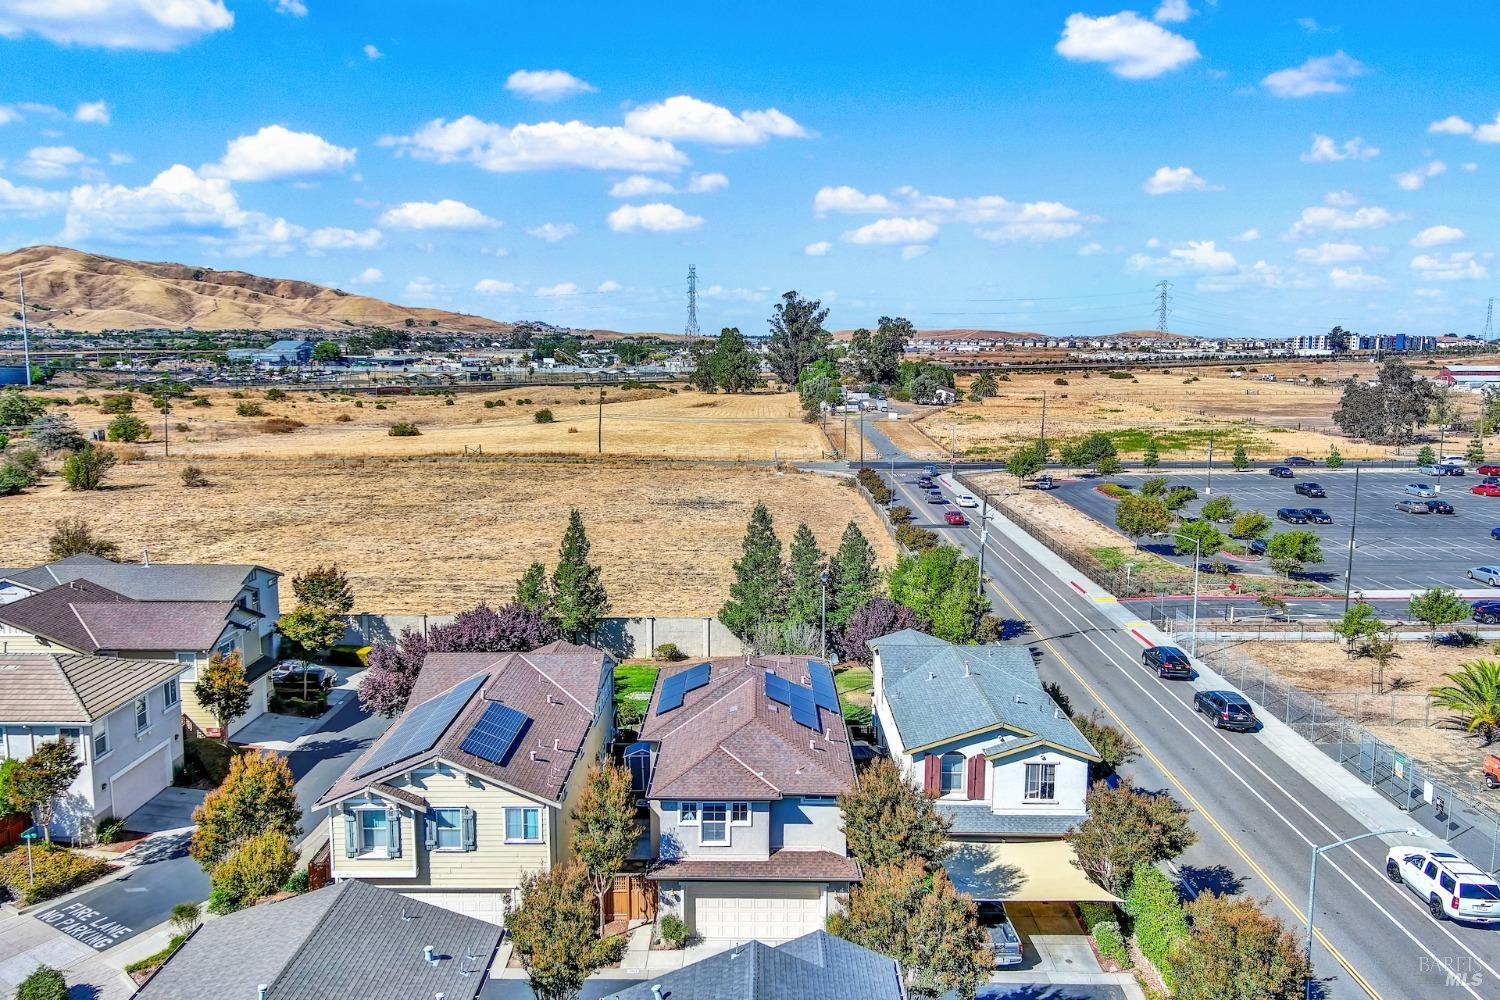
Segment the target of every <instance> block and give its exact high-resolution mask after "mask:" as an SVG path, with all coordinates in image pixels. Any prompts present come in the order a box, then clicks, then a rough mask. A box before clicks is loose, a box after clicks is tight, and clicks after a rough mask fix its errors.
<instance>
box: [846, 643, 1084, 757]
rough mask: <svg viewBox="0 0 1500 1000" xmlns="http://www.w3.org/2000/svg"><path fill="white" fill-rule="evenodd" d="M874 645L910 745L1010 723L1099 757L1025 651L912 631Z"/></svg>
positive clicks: (903, 735)
mask: <svg viewBox="0 0 1500 1000" xmlns="http://www.w3.org/2000/svg"><path fill="white" fill-rule="evenodd" d="M869 645H870V648H871V649H873V650H875V651H876V652H878V653H879V654H880V667H881V686H882V687H883V689H884V691H883V694H884V696H885V700H886V703H887V704H889V705H890V709H891V717H892V719H893V720H894V721H895V723H896V729H897V730H898V731H899V732H900V734H901V742H902V744H903V745H904V746H905V747H906V748H907V749H908V750H913V749H917V748H920V747H926V746H931V745H933V744H936V743H944V742H947V741H948V740H952V739H955V738H957V737H960V736H967V735H970V734H973V733H980V732H984V731H985V730H989V729H994V728H995V727H997V726H1005V727H1007V728H1009V729H1012V730H1014V731H1015V732H1017V733H1020V734H1022V735H1030V736H1036V737H1039V738H1040V739H1041V740H1043V741H1045V742H1048V743H1052V744H1055V745H1057V746H1059V747H1063V748H1065V749H1068V750H1071V751H1073V752H1075V753H1078V754H1081V755H1083V756H1085V757H1089V758H1092V759H1094V760H1097V759H1098V753H1097V752H1096V751H1095V750H1094V748H1093V746H1092V745H1091V744H1090V743H1089V741H1088V740H1086V739H1084V738H1083V734H1082V733H1080V732H1079V731H1078V727H1076V726H1074V725H1073V723H1072V722H1071V721H1070V720H1069V719H1068V717H1067V716H1065V715H1063V714H1062V712H1060V711H1059V710H1058V708H1057V704H1056V703H1055V702H1053V700H1052V698H1051V696H1050V695H1048V694H1047V692H1046V691H1044V690H1043V689H1042V682H1041V678H1040V677H1038V676H1037V672H1036V664H1035V663H1034V662H1033V660H1032V657H1031V651H1030V650H1028V649H1025V648H1021V647H1015V646H999V645H986V646H958V645H954V644H953V643H950V642H944V641H943V640H941V639H936V638H934V637H932V636H930V635H925V634H923V633H921V632H917V631H915V630H912V629H905V630H903V631H901V632H895V633H893V634H891V635H887V636H882V637H880V638H879V639H871V640H870V643H869Z"/></svg>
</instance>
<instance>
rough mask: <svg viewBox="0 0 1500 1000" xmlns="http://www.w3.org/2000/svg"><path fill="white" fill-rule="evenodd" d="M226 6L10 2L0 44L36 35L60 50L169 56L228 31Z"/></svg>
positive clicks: (114, 0) (1, 9)
mask: <svg viewBox="0 0 1500 1000" xmlns="http://www.w3.org/2000/svg"><path fill="white" fill-rule="evenodd" d="M233 24H234V15H233V14H231V13H230V12H229V11H228V10H226V9H225V7H224V3H223V0H7V2H6V3H5V4H3V5H0V38H20V37H22V36H24V35H27V34H35V35H38V36H40V37H42V38H45V39H47V40H48V41H50V42H56V43H57V44H59V45H87V46H97V47H99V48H106V49H147V50H151V51H156V52H169V51H171V50H173V49H178V48H181V47H182V46H184V45H187V44H189V43H191V42H195V41H197V40H198V39H199V38H201V37H203V36H204V35H207V34H211V33H212V32H215V31H223V30H225V29H226V28H229V27H230V26H231V25H233Z"/></svg>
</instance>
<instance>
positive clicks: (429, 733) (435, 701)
mask: <svg viewBox="0 0 1500 1000" xmlns="http://www.w3.org/2000/svg"><path fill="white" fill-rule="evenodd" d="M488 678H489V675H488V674H480V675H479V676H478V677H470V678H469V679H468V680H466V681H464V682H463V683H462V684H460V685H458V687H455V688H453V689H452V690H449V691H445V692H444V693H442V694H440V695H438V696H437V697H435V698H429V699H427V700H426V701H424V702H422V704H420V705H418V706H417V707H416V708H414V709H412V710H411V711H410V712H408V713H406V718H404V719H402V720H401V721H400V722H399V723H397V724H396V728H395V729H393V730H391V732H390V734H389V735H387V736H386V738H385V742H384V743H382V744H381V745H380V747H379V748H378V749H377V750H376V751H375V753H374V754H372V755H371V756H370V759H369V760H367V761H365V763H364V766H363V767H362V768H360V772H359V774H358V775H357V777H361V778H362V777H364V776H365V775H367V774H373V773H374V772H376V771H379V770H381V769H382V768H386V767H390V766H391V765H392V764H394V763H396V762H397V761H402V760H405V759H406V758H408V757H412V756H415V755H416V754H419V753H426V752H427V751H428V750H431V749H432V748H433V746H435V745H436V744H437V741H438V739H439V737H441V736H442V735H443V731H444V730H446V729H447V728H448V727H449V726H450V725H452V724H453V720H454V718H455V717H456V716H457V715H458V713H459V712H460V711H462V710H463V707H464V706H465V705H467V704H468V703H469V699H470V698H472V697H473V696H474V692H475V691H478V690H479V686H480V685H481V684H483V683H484V682H485V681H486V680H487V679H488Z"/></svg>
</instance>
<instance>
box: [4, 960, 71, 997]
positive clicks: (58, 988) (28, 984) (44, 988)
mask: <svg viewBox="0 0 1500 1000" xmlns="http://www.w3.org/2000/svg"><path fill="white" fill-rule="evenodd" d="M16 1000H68V981H67V980H66V979H64V978H63V974H62V973H61V972H58V971H57V970H56V969H54V968H52V967H51V966H47V965H44V966H42V967H41V968H39V969H37V970H36V971H35V972H33V973H32V974H31V975H29V976H27V977H26V978H25V979H23V980H21V985H20V986H18V987H16Z"/></svg>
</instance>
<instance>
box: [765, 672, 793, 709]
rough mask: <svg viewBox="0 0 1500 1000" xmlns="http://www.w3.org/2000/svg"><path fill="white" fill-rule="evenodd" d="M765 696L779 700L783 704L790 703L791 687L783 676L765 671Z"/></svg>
mask: <svg viewBox="0 0 1500 1000" xmlns="http://www.w3.org/2000/svg"><path fill="white" fill-rule="evenodd" d="M766 697H767V698H770V699H771V700H772V701H779V702H781V703H782V704H783V705H790V704H791V703H792V687H791V684H790V683H789V682H788V681H787V679H786V678H785V677H778V676H776V675H775V674H773V673H771V672H770V671H769V670H767V671H766Z"/></svg>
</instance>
